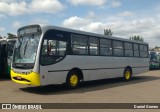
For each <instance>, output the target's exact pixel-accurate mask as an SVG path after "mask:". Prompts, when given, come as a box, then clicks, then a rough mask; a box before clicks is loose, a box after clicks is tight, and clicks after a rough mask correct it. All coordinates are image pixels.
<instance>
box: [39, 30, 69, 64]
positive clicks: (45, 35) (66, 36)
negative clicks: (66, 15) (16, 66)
mask: <svg viewBox="0 0 160 112" xmlns="http://www.w3.org/2000/svg"><path fill="white" fill-rule="evenodd" d="M49 33H50V34H49ZM57 33H60V34H62V35H63V36H64V37H65V38H64V37H63V39H64V42H66V52H65V54H64V56H60V57H62V58H61V59H59V60H58V61H54V62H52V63H48V64H46V63H45V64H44V63H42V61H41V59H42V49H43V43H44V41H45V39H46V37H48V35H50V36H51V37H49V38H51V39H52V38H53V37H54V36H55V35H56V34H57ZM52 34H53V35H52ZM55 38H57V37H55ZM46 40H49V39H46ZM52 40H57V39H52ZM59 41H62V40H59ZM69 49H70V48H69V32H65V31H61V30H55V29H50V30H47V31H46V32H45V33H44V35H43V37H42V42H41V46H40V54H39V55H40V57H39V64H40V65H42V66H48V65H52V64H55V63H58V62H60V61H62V60H63V59H64V58H65V57H66V56H67V54H68V53H69Z"/></svg>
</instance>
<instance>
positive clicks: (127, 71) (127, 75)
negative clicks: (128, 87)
mask: <svg viewBox="0 0 160 112" xmlns="http://www.w3.org/2000/svg"><path fill="white" fill-rule="evenodd" d="M131 76H132V71H131V69H130V68H126V69H125V70H124V76H123V79H124V80H125V81H129V80H130V79H131Z"/></svg>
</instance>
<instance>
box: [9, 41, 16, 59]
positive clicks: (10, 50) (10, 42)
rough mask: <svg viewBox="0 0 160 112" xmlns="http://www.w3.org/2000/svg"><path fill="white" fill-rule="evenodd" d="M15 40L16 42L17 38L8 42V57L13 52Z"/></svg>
mask: <svg viewBox="0 0 160 112" xmlns="http://www.w3.org/2000/svg"><path fill="white" fill-rule="evenodd" d="M15 42H16V40H11V41H8V43H7V49H8V53H7V54H8V57H11V56H12V54H13V48H14V44H15Z"/></svg>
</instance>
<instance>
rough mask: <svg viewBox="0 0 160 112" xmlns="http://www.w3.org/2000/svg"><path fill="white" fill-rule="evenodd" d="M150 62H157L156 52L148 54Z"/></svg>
mask: <svg viewBox="0 0 160 112" xmlns="http://www.w3.org/2000/svg"><path fill="white" fill-rule="evenodd" d="M150 60H151V61H158V59H157V53H156V52H151V53H150Z"/></svg>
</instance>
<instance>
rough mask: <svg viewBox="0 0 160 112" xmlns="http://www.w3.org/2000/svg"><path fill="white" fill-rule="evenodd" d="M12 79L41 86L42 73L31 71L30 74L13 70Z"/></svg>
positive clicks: (20, 82)
mask: <svg viewBox="0 0 160 112" xmlns="http://www.w3.org/2000/svg"><path fill="white" fill-rule="evenodd" d="M11 79H12V81H14V82H16V83H19V84H27V85H35V86H40V74H38V73H35V72H31V73H30V74H27V75H26V74H19V73H15V72H14V71H13V70H11Z"/></svg>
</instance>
